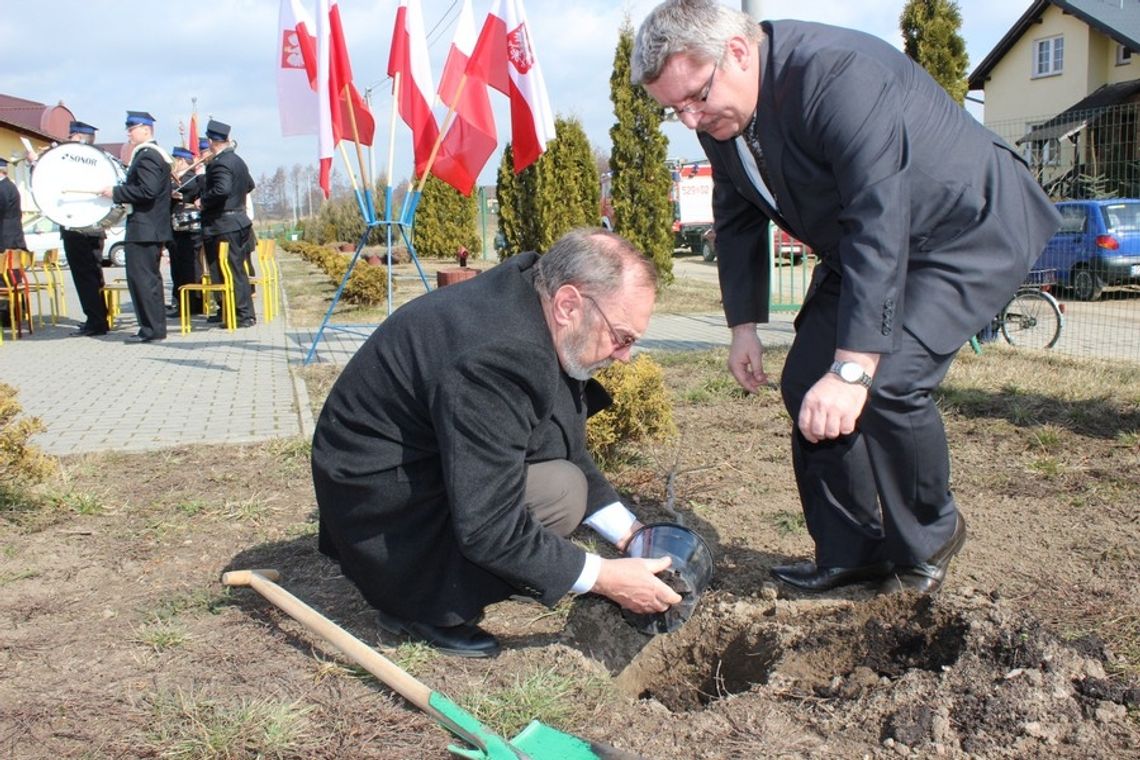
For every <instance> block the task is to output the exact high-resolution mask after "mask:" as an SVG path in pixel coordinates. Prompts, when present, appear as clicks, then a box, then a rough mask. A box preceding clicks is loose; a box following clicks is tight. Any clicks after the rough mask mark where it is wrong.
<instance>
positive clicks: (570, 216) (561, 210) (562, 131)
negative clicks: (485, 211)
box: [523, 117, 601, 251]
mask: <svg viewBox="0 0 1140 760" xmlns="http://www.w3.org/2000/svg"><path fill="white" fill-rule="evenodd" d="M554 128H555V133H556V134H557V135H558V136H557V137H555V138H554V139H553V140H551V141H550V143H549V144H548V145H547V146H546V152H545V153H544V154H542V156H541V157H540V158H539V159H538V161H536V162H535V163H534V164H532V165H531V166H529V167H527V169H526V170H525V171H524V172H523V174H526V173H527V172H528V171H530V170H531V169H533V170H534V181H535V188H536V190H537V192H536V193H535V195H534V213H535V221H536V224H535V228H534V230H533V232H534V234H535V235H536V236H537V237H536V239H535V240H533V241H532V242H533V245H532V246H531V249H532V250H536V251H545V250H547V249H549V248H550V246H551V245H552V244H553V243H554V241H556V240H558V238H560V237H562V236H563V235H564V234H565V233H567V232H569V231H570V230H571V229H573V228H575V227H597V226H598V225H599V223H600V222H601V211H600V208H599V205H598V202H599V196H600V193H601V189H600V187H599V180H598V167H597V164H595V163H594V151H593V148H591V147H590V140H589V138H587V137H586V131H585V130H584V129H583V128H582V122H580V121H579V120H578V119H576V118H564V117H558V118H556V119H555V120H554ZM523 250H527V249H526V248H524V249H523Z"/></svg>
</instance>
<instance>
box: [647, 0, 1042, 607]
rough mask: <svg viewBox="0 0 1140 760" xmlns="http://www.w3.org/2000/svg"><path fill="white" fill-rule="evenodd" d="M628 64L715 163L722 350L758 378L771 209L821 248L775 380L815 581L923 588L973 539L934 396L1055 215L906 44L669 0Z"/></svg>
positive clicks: (811, 583) (800, 582)
mask: <svg viewBox="0 0 1140 760" xmlns="http://www.w3.org/2000/svg"><path fill="white" fill-rule="evenodd" d="M631 64H632V76H633V80H634V82H636V83H640V84H642V85H643V86H644V87H645V89H646V91H647V92H648V93H649V94H650V95H651V96H652V97H653V98H654V99H655V100H656V101H657V102H658V103H660V104H661V105H662V106H665V107H666V109H667V112H670V113H671V114H675V115H676V117H677V118H678V119H680V120H681V121H682V122H683V123H684V124H685V125H686V126H688V127H689V128H690V129H694V130H696V131H697V132H698V133H699V134H698V137H699V139H700V141H701V145H702V146H703V147H704V149H705V152H706V154H707V155H708V157H709V161H710V162H711V163H712V168H713V216H714V218H715V228H716V244H717V255H718V259H719V262H720V263H719V269H720V273H719V276H720V284H721V293H722V295H723V300H724V311H725V316H726V317H727V320H728V325H729V327H730V328H731V330H732V346H731V348H730V350H729V360H728V361H729V369H730V370H731V372H732V374H733V376H734V377H735V378H736V380H737V382H738V383H740V385H741V386H743V387H744V388H745V389H746V390H748V391H755V390H756V389H757V388H759V387H760V385H761V384H763V383H765V382H767V375H766V374H765V372H764V365H763V347H762V346H761V344H760V340H759V338H758V337H757V335H756V324H757V323H758V322H767V321H768V294H769V281H768V280H769V276H768V272H769V261H770V257H771V253H770V251H769V250H768V223H769V220H771V221H772V222H774V223H776V224H777V225H779V226H780V227H782V228H783V229H785V230H787V231H788V232H789V233H791V234H792V235H793V236H795V237H797V238H799V239H800V240H802V241H804V242H805V243H807V244H808V245H809V246H810V247H811V248H812V249H813V250H814V251H815V253H816V254H817V256H818V257H819V260H818V262H817V263H816V265H815V271H814V273H813V276H812V283H811V286H810V288H809V291H808V294H807V296H806V297H805V299H804V303H803V307H802V309H801V311H800V313H799V315H798V316H797V318H796V339H795V342H794V344H793V345H792V348H791V351H790V353H789V354H788V358H787V362H786V363H785V365H784V372H783V376H782V377H781V380H780V384H781V391H782V392H783V397H784V403H785V405H786V406H787V409H788V412H789V414H790V415H791V418H792V420H793V421H794V423H795V429H794V432H793V436H792V462H793V466H794V469H795V474H796V480H797V484H798V486H799V491H800V499H801V501H802V503H803V510H804V516H805V518H806V520H807V526H808V530H809V531H810V532H811V535H812V538H813V539H814V540H815V561H814V562H812V561H808V562H799V563H795V564H790V565H782V566H777V567H775V568H773V569H772V573H773V575H775V576H776V577H777V578H778V579H780V580H781V581H783V582H785V583H787V584H789V585H791V586H794V587H797V588H801V589H806V590H812V591H820V590H825V589H830V588H834V587H836V586H841V585H844V584H848V583H854V582H858V581H866V580H874V581H877V582H879V583H880V584H881V585H880V589H881V590H882V591H897V590H901V589H913V590H917V591H920V592H932V591H935V590H937V589H938V588H939V586H941V584H942V581H943V579H944V578H945V576H946V570H947V567H948V566H949V563H950V560H951V559H952V558H953V557H954V555H955V554H956V553H957V552H958V550H959V549H960V548H961V547H962V544H963V542H964V541H965V537H966V527H965V520H964V519H963V518H962V516H961V514H960V513H959V511H958V507H957V505H956V504H955V502H954V497H953V495H952V494H951V492H950V485H949V479H950V464H949V451H948V447H947V443H946V433H945V430H944V429H943V427H942V419H941V416H940V415H939V413H938V409H937V406H936V405H935V403H934V400H933V398H932V396H931V394H932V392H933V391H934V389H935V388H936V387H937V386H938V384H939V383H940V382H941V381H942V378H943V377H944V376H945V374H946V371H947V370H948V369H949V367H950V363H951V362H952V361H953V359H954V356H955V354H956V353H957V351H958V349H959V348H960V347H961V346H962V345H963V344H964V343H965V342H966V341H967V340H969V338H970V336H972V335H973V334H975V333H976V332H977V331H978V330H979V329H980V328H981V327H982V326H983V325H985V324H986V323H987V322H988V321H989V319H990V317H991V316H992V315H993V314H996V313H997V312H998V311H999V310H1000V308H1001V306H1002V305H1003V304H1004V303H1005V302H1006V301H1007V300H1008V299H1009V297H1010V296H1011V295H1012V293H1013V292H1014V291H1015V290H1016V289H1017V287H1018V285H1019V284H1020V283H1021V282H1022V281H1023V280H1024V278H1025V275H1026V273H1027V272H1028V271H1029V268H1030V266H1032V264H1033V262H1034V261H1035V260H1036V258H1037V255H1038V254H1039V253H1040V252H1041V250H1042V249H1043V248H1044V247H1045V243H1046V241H1048V239H1049V237H1050V236H1051V235H1052V234H1053V232H1054V231H1055V230H1056V229H1057V226H1058V224H1059V217H1058V215H1057V213H1056V211H1055V210H1054V209H1053V206H1052V204H1051V203H1050V202H1049V199H1048V198H1047V197H1046V196H1045V194H1044V193H1043V192H1042V191H1041V188H1040V187H1038V185H1037V183H1036V182H1035V181H1034V180H1033V177H1032V176H1031V175H1030V173H1029V171H1028V170H1027V168H1026V166H1025V164H1024V163H1023V162H1022V160H1021V158H1020V157H1019V156H1018V155H1017V153H1016V152H1015V151H1014V150H1012V149H1011V148H1010V147H1009V146H1008V145H1007V144H1006V143H1005V142H1003V141H1002V140H1001V138H999V137H998V136H997V135H995V134H993V133H992V132H990V131H989V130H987V129H985V128H984V127H982V126H981V125H980V124H979V123H978V122H977V121H975V120H974V119H973V118H972V117H970V116H969V115H968V114H967V113H966V112H965V111H964V110H963V109H962V108H961V106H959V105H958V104H957V103H955V102H953V101H952V100H951V99H950V97H949V96H948V95H947V94H946V93H945V91H943V90H942V88H941V87H939V86H938V85H937V84H936V83H935V82H934V80H933V79H931V77H930V76H929V75H928V74H927V73H926V72H925V71H924V70H923V69H922V68H921V67H919V66H918V65H917V64H916V63H915V62H914V61H912V60H910V59H909V58H908V57H906V56H905V55H904V54H903V53H901V52H899V51H898V50H896V49H894V48H893V47H891V46H890V45H888V44H887V43H886V42H883V41H882V40H880V39H877V38H875V37H872V36H870V35H867V34H863V33H861V32H855V31H852V30H848V29H839V28H836V27H832V26H825V25H823V24H813V23H806V22H800V21H772V22H764V23H760V24H758V23H756V22H755V21H754V20H752V19H751V18H750V17H749V16H747V15H746V14H744V13H741V12H739V11H736V10H733V9H731V8H728V7H726V6H724V5H721V4H720V3H718V2H716V1H715V0H668V2H665V3H662V4H661V5H659V6H657V7H656V8H655V9H654V10H652V11H651V12H650V14H649V16H648V17H647V18H646V20H645V21H644V22H643V23H642V25H641V28H640V30H639V31H638V34H637V39H636V41H635V43H634V50H633V54H632V61H631Z"/></svg>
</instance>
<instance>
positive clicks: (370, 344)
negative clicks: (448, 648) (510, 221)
mask: <svg viewBox="0 0 1140 760" xmlns="http://www.w3.org/2000/svg"><path fill="white" fill-rule="evenodd" d="M537 260H538V257H537V255H536V254H534V253H524V254H520V255H518V256H515V257H513V258H511V259H510V260H508V261H506V262H504V263H503V264H500V265H499V266H496V267H494V268H492V269H490V270H489V271H487V272H485V273H483V274H480V275H478V276H477V277H474V278H472V279H470V280H467V281H464V282H462V283H459V284H456V285H451V286H448V287H446V288H442V289H439V290H436V291H433V292H432V293H429V294H426V295H424V296H422V297H420V298H417V299H415V300H414V301H412V302H410V303H408V304H407V305H405V306H403V307H402V308H400V309H399V310H397V311H396V312H395V313H394V314H393V315H392V316H391V317H389V318H388V319H387V320H386V321H385V322H384V323H383V324H382V325H381V326H380V327H379V328H378V329H377V330H376V332H375V333H373V334H372V336H371V337H370V338H369V339H368V341H367V342H366V343H365V344H364V345H363V346H362V347H361V348H360V350H359V351H357V353H356V354H355V355H354V356H353V358H352V359H351V361H349V363H348V364H347V366H346V367H345V369H344V371H343V372H342V373H341V375H340V377H339V378H338V379H337V382H336V384H335V385H334V387H333V389H332V391H331V392H330V394H329V396H328V399H327V401H326V402H325V405H324V409H323V411H322V412H321V415H320V419H319V421H318V423H317V427H316V433H315V435H314V437H313V454H312V464H313V482H314V485H315V488H316V495H317V503H318V505H319V508H320V524H321V548H322V550H323V551H325V552H326V553H328V554H331V555H334V556H338V557H339V559H340V562H341V567H342V569H343V571H344V573H345V575H346V576H348V577H349V578H350V579H352V580H353V581H354V582H355V583H356V584H357V586H358V587H359V588H360V589H361V591H362V592H363V594H364V596H365V597H366V598H367V599H368V601H369V602H371V603H372V604H373V605H374V606H376V607H378V608H379V609H382V610H384V611H386V612H388V613H390V614H393V615H397V616H400V617H404V618H411V619H415V620H420V621H423V622H428V623H432V624H436V625H453V624H457V623H459V622H462V621H465V620H469V619H470V618H472V617H474V616H475V615H477V614H478V613H479V612H481V611H482V609H483V607H485V606H486V605H487V604H490V603H493V602H497V601H501V600H502V599H505V598H506V597H507V596H509V595H510V594H513V593H523V594H528V595H530V596H533V597H534V598H536V599H539V600H540V601H542V602H544V603H546V604H548V605H553V604H554V603H555V602H557V601H558V599H559V598H561V597H562V596H563V595H564V594H565V593H566V592H567V591H568V590H569V589H570V587H571V586H572V585H573V583H574V581H575V580H576V579H577V577H578V575H579V573H580V572H581V570H582V567H583V564H584V561H585V553H584V551H583V550H582V549H581V548H579V547H577V546H576V545H574V544H573V543H571V542H570V541H568V540H566V539H564V538H561V537H559V536H557V535H556V534H554V533H553V532H551V531H548V530H546V529H545V528H543V527H542V526H541V525H540V524H539V523H538V522H537V521H536V520H535V519H533V518H532V516H531V515H530V513H529V512H528V511H527V510H526V509H525V508H524V507H523V506H522V501H523V492H524V487H525V482H526V465H527V464H528V463H534V462H542V461H548V460H552V459H567V460H570V461H573V462H574V463H576V464H577V465H578V466H579V467H580V468H581V469H582V471H583V472H584V473H585V475H586V478H587V482H588V485H589V491H588V500H587V514H590V513H592V512H594V511H596V510H597V509H599V508H600V507H603V506H605V505H607V504H609V503H612V502H614V501H616V500H617V494H616V493H615V492H614V490H613V489H612V487H611V486H610V485H609V484H608V483H607V481H606V479H605V477H604V476H603V475H602V474H601V473H600V472H599V471H598V469H597V467H596V466H595V464H594V462H593V461H592V459H591V458H590V456H589V454H588V453H587V451H586V447H585V422H586V415H587V410H586V402H585V398H584V395H585V394H584V385H585V384H583V383H582V382H580V381H577V380H573V379H571V378H570V377H568V376H567V375H566V374H565V373H564V372H562V369H561V366H560V365H559V362H558V357H557V355H556V353H555V350H554V343H553V340H552V338H551V335H550V331H549V329H548V327H547V325H546V321H545V319H544V317H543V311H542V308H541V305H540V301H539V298H538V295H537V293H536V291H535V290H534V286H533V277H534V264H535V262H536V261H537Z"/></svg>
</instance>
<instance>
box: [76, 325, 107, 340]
mask: <svg viewBox="0 0 1140 760" xmlns="http://www.w3.org/2000/svg"><path fill="white" fill-rule="evenodd" d="M106 334H107V329H106V328H103V329H102V330H96V329H94V328H91V327H88V326H87V325H84V326H82V327H80V328H78V329H77V330H75V331H73V332H69V333H68V334H67V337H69V338H90V337H96V336H99V335H106Z"/></svg>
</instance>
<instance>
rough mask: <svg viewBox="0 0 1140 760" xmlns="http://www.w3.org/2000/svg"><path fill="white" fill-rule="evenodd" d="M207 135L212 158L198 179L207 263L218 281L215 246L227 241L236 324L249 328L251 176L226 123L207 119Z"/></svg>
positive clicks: (215, 318)
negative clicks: (247, 263)
mask: <svg viewBox="0 0 1140 760" xmlns="http://www.w3.org/2000/svg"><path fill="white" fill-rule="evenodd" d="M206 137H207V138H208V139H209V141H210V151H211V152H212V153H213V157H212V158H211V159H210V161H209V162H208V163H207V164H206V173H205V175H204V176H202V177H200V178H199V180H198V189H199V194H198V204H199V206H200V207H201V209H202V234H203V236H204V238H205V242H206V262H207V264H209V266H210V278H211V280H213V281H214V282H221V271H220V267H219V266H218V246H219V244H220V243H221V242H222V241H223V240H225V241H226V242H227V243H229V257H228V260H229V265H230V270H231V271H232V272H233V278H234V298H235V300H236V302H237V321H238V324H237V326H238V327H252V326H253V325H255V324H257V319H256V317H255V315H254V311H253V297H252V295H251V291H250V287H249V276H248V275H247V274H246V271H245V260H246V257H247V256H248V255H249V254H250V253H251V252H252V251H253V245H254V243H253V223H252V222H251V221H250V219H249V215H248V214H247V213H246V210H245V199H246V196H247V195H248V194H249V193H250V192H251V191H252V190H253V188H254V184H253V178H252V177H251V176H250V175H249V168H248V167H247V166H246V164H245V161H243V160H242V159H241V157H240V156H238V154H237V153H235V152H234V146H233V144H232V143H231V142H230V125H229V124H223V123H222V122H220V121H214V120H213V119H210V121H209V122H207V124H206ZM210 321H214V322H220V321H221V315H220V314H219V315H215V316H212V317H210Z"/></svg>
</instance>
